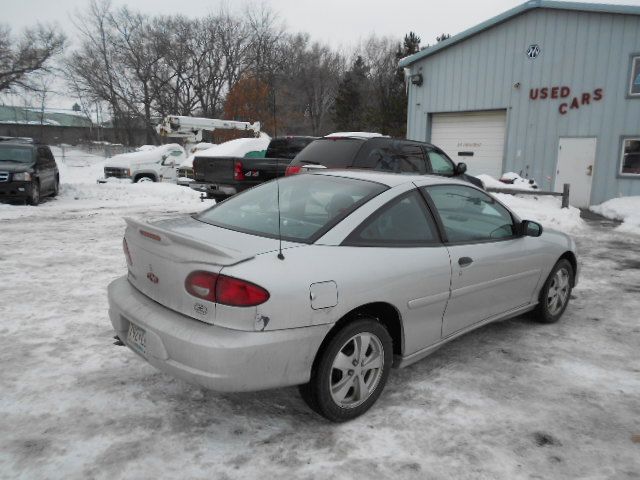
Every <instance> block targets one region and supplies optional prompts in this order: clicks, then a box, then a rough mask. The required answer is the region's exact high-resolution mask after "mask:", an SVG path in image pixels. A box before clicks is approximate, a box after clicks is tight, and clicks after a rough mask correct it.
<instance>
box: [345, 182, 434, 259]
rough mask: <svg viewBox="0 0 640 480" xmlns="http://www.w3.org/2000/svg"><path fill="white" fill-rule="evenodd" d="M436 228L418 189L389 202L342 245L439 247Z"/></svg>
mask: <svg viewBox="0 0 640 480" xmlns="http://www.w3.org/2000/svg"><path fill="white" fill-rule="evenodd" d="M439 243H440V240H439V238H438V233H437V229H436V225H435V223H434V221H433V218H432V217H431V214H430V213H429V212H428V210H427V208H426V206H425V202H424V199H423V198H422V197H421V196H420V194H419V193H418V191H417V190H413V191H411V192H409V193H407V194H404V195H401V196H400V197H398V198H395V199H393V200H391V201H390V202H389V203H387V204H386V205H385V206H383V207H382V208H380V209H379V210H378V211H377V212H375V213H374V214H373V215H371V216H370V217H369V218H368V219H367V220H365V221H364V222H363V223H362V225H360V226H359V227H358V228H357V229H356V230H354V232H353V233H351V235H349V237H347V239H346V240H345V241H344V243H343V245H350V246H361V247H420V246H425V245H434V244H439Z"/></svg>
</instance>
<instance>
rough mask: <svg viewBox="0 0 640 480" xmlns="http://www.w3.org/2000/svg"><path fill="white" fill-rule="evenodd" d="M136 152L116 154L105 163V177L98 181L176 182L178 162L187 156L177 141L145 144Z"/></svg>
mask: <svg viewBox="0 0 640 480" xmlns="http://www.w3.org/2000/svg"><path fill="white" fill-rule="evenodd" d="M140 148H141V149H138V151H136V152H131V153H122V154H120V155H115V156H114V157H112V158H110V159H109V160H107V161H106V162H105V164H104V177H102V178H99V179H98V183H106V182H107V181H109V180H111V179H124V180H128V181H132V182H163V181H164V182H167V181H169V182H174V181H175V179H176V164H178V165H179V164H180V163H181V162H182V161H184V159H185V158H186V154H185V151H184V149H183V148H182V147H181V146H180V145H178V144H177V143H169V144H166V145H160V146H158V147H154V146H152V145H151V146H150V145H144V146H143V147H140Z"/></svg>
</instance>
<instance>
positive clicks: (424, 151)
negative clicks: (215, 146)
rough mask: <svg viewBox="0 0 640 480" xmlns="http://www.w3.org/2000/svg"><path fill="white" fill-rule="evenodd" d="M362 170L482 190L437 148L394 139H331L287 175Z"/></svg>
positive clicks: (310, 148) (305, 153)
mask: <svg viewBox="0 0 640 480" xmlns="http://www.w3.org/2000/svg"><path fill="white" fill-rule="evenodd" d="M322 167H325V168H362V169H368V170H381V171H386V172H396V173H412V174H417V175H427V174H430V175H442V176H445V177H455V178H458V179H460V180H466V181H467V182H469V183H472V184H474V185H476V186H478V187H480V188H483V185H482V182H481V181H480V180H479V179H478V178H476V177H473V176H471V175H466V174H465V172H466V170H467V166H466V165H465V164H464V163H458V164H457V165H456V164H455V163H453V161H452V160H451V159H450V158H449V157H447V155H446V154H445V153H444V152H443V151H442V150H440V149H439V148H438V147H436V146H435V145H431V144H430V143H425V142H417V141H414V140H403V139H397V138H390V137H380V136H376V137H359V136H327V137H323V138H320V139H318V140H316V141H314V142H312V143H310V144H309V145H307V147H306V148H305V149H304V150H302V151H301V152H300V153H299V154H298V155H297V156H296V158H295V159H294V160H293V161H292V162H291V163H290V164H289V167H288V168H287V172H286V174H287V175H294V174H296V173H301V172H305V171H313V170H314V168H322Z"/></svg>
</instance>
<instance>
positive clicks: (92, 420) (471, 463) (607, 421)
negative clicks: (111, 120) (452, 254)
mask: <svg viewBox="0 0 640 480" xmlns="http://www.w3.org/2000/svg"><path fill="white" fill-rule="evenodd" d="M54 153H56V154H57V153H58V152H54ZM67 155H68V157H67V158H66V159H65V163H64V164H61V174H62V182H63V185H62V188H61V193H60V196H59V197H58V198H57V199H55V200H48V201H45V203H44V204H42V205H41V206H39V207H36V208H34V207H25V206H9V205H0V244H1V245H2V246H3V248H2V249H1V250H0V272H1V273H2V277H1V281H2V287H1V288H0V366H1V368H0V392H1V394H0V432H1V434H0V478H16V477H20V478H65V479H75V478H83V479H84V478H104V479H107V478H108V479H113V478H223V479H235V478H318V479H328V478H335V479H343V478H346V479H349V478H354V479H359V478H391V477H393V478H399V479H403V478H420V479H424V478H430V479H431V478H433V479H448V478H473V479H477V478H487V479H489V478H490V479H494V478H504V479H514V478H554V479H555V478H593V479H596V478H598V479H599V478H629V479H631V478H638V476H639V475H640V444H638V443H634V442H632V435H634V434H640V400H638V399H639V398H640V355H638V346H639V345H640V318H639V315H638V312H639V311H640V260H639V259H638V256H637V252H638V251H639V250H640V238H639V237H638V236H635V235H630V234H628V233H625V232H621V231H618V230H615V229H613V225H612V224H610V223H607V222H604V223H595V224H594V223H590V224H585V223H584V222H583V221H582V220H581V219H580V218H579V217H578V216H577V212H576V211H574V210H564V211H560V209H559V208H558V205H557V204H553V203H552V202H551V201H552V200H554V199H549V198H547V197H540V199H539V200H535V199H531V198H529V197H522V198H519V197H512V196H508V195H504V196H501V199H502V200H504V201H506V202H507V203H509V204H510V205H512V206H513V207H514V208H515V209H516V210H518V213H519V214H520V215H522V216H523V217H527V218H533V219H538V220H540V221H542V222H543V224H545V225H546V226H556V227H561V228H567V229H568V230H569V231H571V232H572V234H573V235H574V236H575V238H576V240H577V242H578V244H579V248H580V253H581V257H580V261H581V264H582V275H581V281H580V285H579V287H578V288H577V289H576V290H575V291H574V295H573V296H574V298H573V300H572V303H571V304H570V306H569V308H568V310H567V312H566V314H565V316H564V317H563V319H562V320H561V321H560V322H559V323H558V324H555V325H540V324H537V323H534V322H532V321H531V319H529V318H526V317H521V318H517V319H514V320H510V321H506V322H503V323H499V324H494V325H490V326H488V327H485V328H482V329H481V330H478V331H476V332H473V333H471V334H469V335H466V336H464V337H462V338H460V339H458V340H456V341H454V342H452V343H450V344H448V345H446V346H445V347H443V348H441V349H440V350H439V351H438V352H436V353H434V354H433V355H432V356H430V357H428V358H427V359H425V360H423V361H421V362H419V363H417V364H415V365H413V366H411V367H408V368H406V369H403V370H394V371H393V372H392V375H391V377H390V381H389V383H388V385H387V388H386V390H385V392H384V393H383V395H382V397H381V398H380V400H379V401H378V403H377V405H376V406H375V407H374V408H373V409H372V410H371V411H370V412H369V413H367V414H366V415H365V416H363V417H361V418H359V419H357V420H355V421H353V422H350V423H347V424H343V425H333V424H327V423H326V422H325V421H324V420H323V419H321V418H320V417H318V416H316V415H315V414H313V413H311V412H310V411H309V410H308V409H307V407H306V406H305V405H304V403H303V402H302V400H301V399H300V398H299V396H298V394H297V390H296V389H295V388H286V389H280V390H273V391H267V392H260V393H249V394H218V393H214V392H210V391H206V390H203V389H200V388H197V387H194V386H191V385H188V384H186V383H183V382H181V381H179V380H175V379H173V378H172V377H169V376H167V375H164V374H162V373H160V372H158V371H156V370H154V369H153V368H152V367H151V366H149V365H148V364H146V363H145V362H143V361H142V360H141V359H140V358H139V357H137V356H136V355H135V354H133V353H132V352H131V351H129V350H128V349H126V348H122V347H116V346H113V345H112V341H113V340H112V338H111V337H112V335H113V332H112V329H111V325H110V322H109V319H108V316H107V301H106V285H107V284H108V283H109V282H110V281H111V280H112V279H114V278H116V277H118V276H120V275H122V274H123V272H124V271H125V262H124V257H123V255H122V250H121V239H122V233H123V230H124V222H123V220H122V217H123V216H127V215H131V216H152V217H163V216H168V215H175V214H185V213H189V212H195V211H197V210H200V209H202V208H203V207H204V206H206V205H208V204H202V203H201V202H200V200H199V198H198V194H197V193H194V192H192V191H191V190H189V189H188V188H184V187H178V186H175V185H162V184H145V185H134V184H120V183H116V184H111V183H109V184H104V185H98V184H96V183H95V179H96V178H97V177H98V176H100V174H101V168H102V167H101V165H102V162H103V160H102V159H101V158H99V157H93V156H86V155H85V154H81V153H79V152H71V153H68V154H67Z"/></svg>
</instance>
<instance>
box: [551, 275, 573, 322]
mask: <svg viewBox="0 0 640 480" xmlns="http://www.w3.org/2000/svg"><path fill="white" fill-rule="evenodd" d="M569 291H570V285H569V272H568V271H567V269H566V268H560V269H559V270H558V271H557V272H556V274H555V275H554V276H553V278H552V280H551V283H550V284H549V290H548V292H547V309H548V310H549V313H550V314H551V315H557V314H558V312H560V311H561V310H562V309H563V308H564V306H565V304H566V303H567V300H568V299H569Z"/></svg>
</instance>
